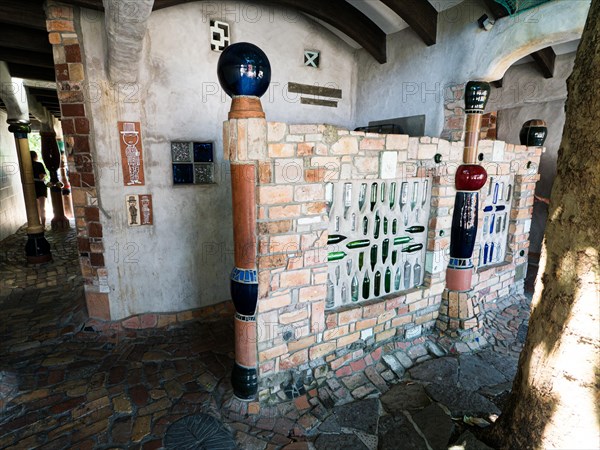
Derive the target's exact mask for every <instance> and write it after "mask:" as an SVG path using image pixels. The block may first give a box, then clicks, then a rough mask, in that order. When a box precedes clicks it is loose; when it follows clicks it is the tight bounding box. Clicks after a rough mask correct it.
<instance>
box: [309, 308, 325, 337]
mask: <svg viewBox="0 0 600 450" xmlns="http://www.w3.org/2000/svg"><path fill="white" fill-rule="evenodd" d="M323 330H325V302H324V301H320V302H315V303H313V304H312V305H311V314H310V331H311V332H312V333H320V332H321V331H323Z"/></svg>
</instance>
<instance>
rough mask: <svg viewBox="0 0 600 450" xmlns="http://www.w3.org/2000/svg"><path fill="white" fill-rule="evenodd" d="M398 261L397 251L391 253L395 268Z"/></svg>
mask: <svg viewBox="0 0 600 450" xmlns="http://www.w3.org/2000/svg"><path fill="white" fill-rule="evenodd" d="M396 261H398V250H394V251H392V264H393V265H394V266H395V265H396Z"/></svg>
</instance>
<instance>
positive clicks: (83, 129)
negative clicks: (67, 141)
mask: <svg viewBox="0 0 600 450" xmlns="http://www.w3.org/2000/svg"><path fill="white" fill-rule="evenodd" d="M63 131H64V129H63ZM75 131H76V132H77V134H89V133H90V122H89V121H88V119H87V118H85V117H78V118H76V119H75Z"/></svg>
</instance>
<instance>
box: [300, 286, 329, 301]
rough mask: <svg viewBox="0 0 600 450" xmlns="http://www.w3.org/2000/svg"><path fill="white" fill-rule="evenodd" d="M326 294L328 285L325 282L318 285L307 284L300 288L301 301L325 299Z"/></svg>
mask: <svg viewBox="0 0 600 450" xmlns="http://www.w3.org/2000/svg"><path fill="white" fill-rule="evenodd" d="M305 284H308V283H305ZM326 295H327V286H325V285H324V284H322V285H317V286H307V287H303V288H301V289H300V291H299V293H298V300H299V301H301V302H313V301H315V300H323V299H325V296H326Z"/></svg>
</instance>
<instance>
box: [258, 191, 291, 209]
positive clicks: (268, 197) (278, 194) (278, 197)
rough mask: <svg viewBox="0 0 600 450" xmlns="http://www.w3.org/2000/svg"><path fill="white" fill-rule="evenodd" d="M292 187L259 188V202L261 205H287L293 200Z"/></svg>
mask: <svg viewBox="0 0 600 450" xmlns="http://www.w3.org/2000/svg"><path fill="white" fill-rule="evenodd" d="M293 192H294V190H293V187H292V186H260V187H259V188H258V197H259V202H260V203H261V204H263V205H273V204H278V203H289V202H291V201H292V199H293Z"/></svg>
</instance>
